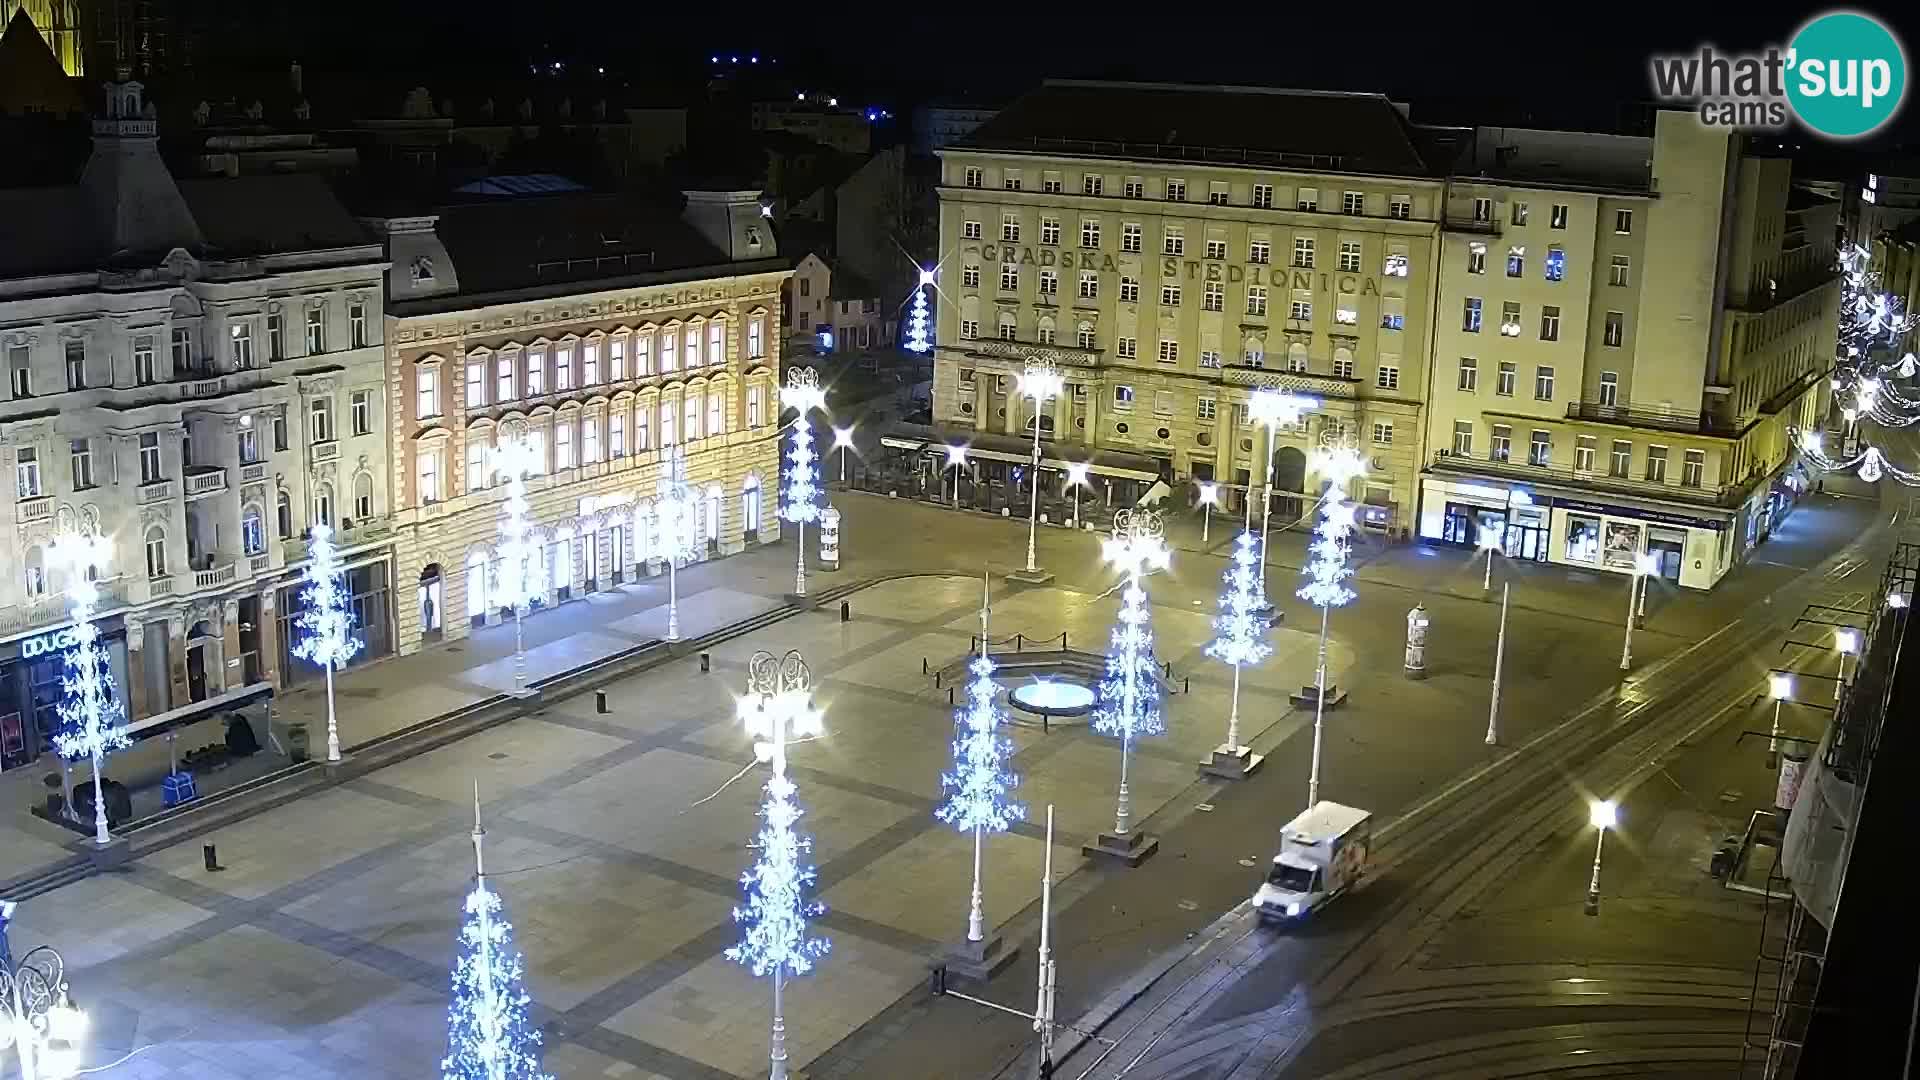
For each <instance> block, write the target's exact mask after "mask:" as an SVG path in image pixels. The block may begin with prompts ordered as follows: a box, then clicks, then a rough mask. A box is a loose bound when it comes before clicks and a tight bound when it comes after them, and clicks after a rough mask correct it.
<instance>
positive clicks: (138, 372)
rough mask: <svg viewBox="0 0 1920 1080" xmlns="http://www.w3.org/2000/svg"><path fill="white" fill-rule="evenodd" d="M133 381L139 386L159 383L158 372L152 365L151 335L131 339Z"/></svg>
mask: <svg viewBox="0 0 1920 1080" xmlns="http://www.w3.org/2000/svg"><path fill="white" fill-rule="evenodd" d="M133 381H134V382H135V383H137V384H139V385H141V386H150V385H152V384H153V383H156V382H158V381H160V372H159V370H158V369H157V367H156V365H155V364H154V356H153V335H152V334H141V335H139V336H138V337H136V338H134V339H133Z"/></svg>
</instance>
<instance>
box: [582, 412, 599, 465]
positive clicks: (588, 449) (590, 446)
mask: <svg viewBox="0 0 1920 1080" xmlns="http://www.w3.org/2000/svg"><path fill="white" fill-rule="evenodd" d="M599 460H600V418H599V417H597V416H585V417H581V419H580V461H581V463H582V464H584V465H592V464H593V463H595V462H597V461H599Z"/></svg>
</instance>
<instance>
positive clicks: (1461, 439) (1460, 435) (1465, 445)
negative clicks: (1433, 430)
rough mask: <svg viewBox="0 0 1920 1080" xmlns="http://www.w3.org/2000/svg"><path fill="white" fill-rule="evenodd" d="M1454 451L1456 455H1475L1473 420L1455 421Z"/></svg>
mask: <svg viewBox="0 0 1920 1080" xmlns="http://www.w3.org/2000/svg"><path fill="white" fill-rule="evenodd" d="M1453 453H1454V456H1456V457H1472V456H1473V421H1471V420H1455V421H1454V422H1453Z"/></svg>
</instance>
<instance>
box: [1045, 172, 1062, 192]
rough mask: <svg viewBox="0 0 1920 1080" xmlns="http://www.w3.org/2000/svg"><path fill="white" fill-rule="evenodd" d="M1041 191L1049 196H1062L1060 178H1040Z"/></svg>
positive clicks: (1049, 176) (1050, 176)
mask: <svg viewBox="0 0 1920 1080" xmlns="http://www.w3.org/2000/svg"><path fill="white" fill-rule="evenodd" d="M1040 190H1041V191H1044V192H1046V193H1047V194H1049V195H1058V194H1060V192H1061V190H1062V189H1061V186H1060V178H1059V177H1058V176H1052V175H1048V176H1042V177H1041V178H1040Z"/></svg>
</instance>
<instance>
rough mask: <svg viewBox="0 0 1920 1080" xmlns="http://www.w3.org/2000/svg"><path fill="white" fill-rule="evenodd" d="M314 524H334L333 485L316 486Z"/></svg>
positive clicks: (314, 493)
mask: <svg viewBox="0 0 1920 1080" xmlns="http://www.w3.org/2000/svg"><path fill="white" fill-rule="evenodd" d="M312 523H313V524H315V525H328V526H331V525H332V524H333V485H332V484H327V483H320V484H315V485H314V487H313V522H312Z"/></svg>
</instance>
